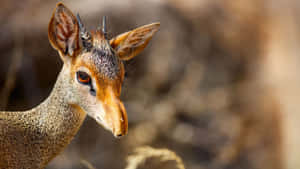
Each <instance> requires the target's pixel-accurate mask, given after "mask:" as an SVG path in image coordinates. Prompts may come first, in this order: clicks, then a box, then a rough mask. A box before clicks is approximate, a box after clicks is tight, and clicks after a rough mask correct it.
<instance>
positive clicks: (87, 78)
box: [76, 71, 91, 85]
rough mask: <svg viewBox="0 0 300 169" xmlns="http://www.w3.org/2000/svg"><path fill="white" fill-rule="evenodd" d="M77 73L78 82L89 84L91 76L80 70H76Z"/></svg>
mask: <svg viewBox="0 0 300 169" xmlns="http://www.w3.org/2000/svg"><path fill="white" fill-rule="evenodd" d="M76 75H77V80H78V82H79V83H81V84H84V85H89V84H91V77H90V76H89V75H88V74H87V73H85V72H82V71H78V72H76Z"/></svg>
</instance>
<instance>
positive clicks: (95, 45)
mask: <svg viewBox="0 0 300 169" xmlns="http://www.w3.org/2000/svg"><path fill="white" fill-rule="evenodd" d="M158 28H159V23H154V24H149V25H146V26H142V27H139V28H137V29H135V30H133V31H129V32H126V33H123V34H121V35H119V36H116V37H115V38H113V39H111V40H108V39H107V36H106V28H105V21H104V22H103V24H102V29H98V30H95V31H91V32H89V31H87V30H86V29H85V27H84V26H83V24H82V21H81V20H80V18H79V15H77V17H75V16H74V15H73V14H72V12H71V11H70V10H69V9H68V8H66V7H65V6H64V5H63V4H62V3H58V4H57V6H56V9H55V10H54V12H53V15H52V18H51V21H50V23H49V30H48V36H49V40H50V43H51V45H52V46H53V48H54V49H56V50H57V51H58V53H59V55H60V56H61V58H62V60H63V62H64V67H63V70H62V71H64V72H63V73H64V75H65V76H66V77H65V79H66V80H65V82H64V83H66V84H65V86H66V88H67V89H66V90H68V92H67V94H66V96H64V97H66V99H67V101H68V102H69V104H72V105H75V106H77V107H79V108H80V109H81V110H83V111H84V112H86V113H87V114H88V115H89V116H91V117H92V118H94V119H95V120H96V121H97V122H98V123H99V124H101V125H102V126H104V127H105V128H106V129H108V130H110V131H112V132H113V134H114V135H115V136H123V135H125V134H126V133H127V128H128V122H127V114H126V110H125V108H124V105H123V103H122V102H121V101H120V94H121V87H122V83H123V79H124V65H123V61H125V60H129V59H132V58H133V57H134V56H136V55H137V54H139V53H140V52H141V51H142V50H143V49H144V48H145V47H146V45H147V44H148V42H149V40H150V39H151V38H152V36H153V35H154V33H155V32H157V31H158Z"/></svg>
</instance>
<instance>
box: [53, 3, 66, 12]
mask: <svg viewBox="0 0 300 169" xmlns="http://www.w3.org/2000/svg"><path fill="white" fill-rule="evenodd" d="M64 9H68V8H67V7H66V5H65V4H64V3H63V2H58V3H57V4H56V11H63V10H64Z"/></svg>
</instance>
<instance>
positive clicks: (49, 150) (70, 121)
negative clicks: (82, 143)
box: [0, 68, 86, 168]
mask: <svg viewBox="0 0 300 169" xmlns="http://www.w3.org/2000/svg"><path fill="white" fill-rule="evenodd" d="M68 77H69V76H68V72H66V69H65V68H63V70H62V71H61V72H60V74H59V76H58V78H57V82H56V84H55V86H54V88H53V90H52V92H51V94H50V96H49V97H48V98H47V99H46V100H45V101H44V102H43V103H41V104H40V105H39V106H37V107H36V108H33V109H31V110H29V111H24V112H0V150H1V151H0V168H1V167H3V165H4V166H5V167H4V168H20V167H21V166H22V167H24V168H42V167H43V166H45V165H46V164H47V163H48V162H49V161H50V160H51V159H52V158H54V157H55V156H56V155H57V154H59V153H60V152H61V151H62V150H63V148H64V147H66V146H67V145H68V144H69V143H70V141H71V140H72V138H73V137H74V135H75V134H76V133H77V131H78V129H79V128H80V126H81V124H82V122H83V120H84V118H85V116H86V114H85V113H84V112H83V111H82V110H81V109H80V108H79V107H78V106H76V105H73V104H72V103H70V100H69V99H70V98H69V94H68V91H67V90H68V88H67V87H68V81H69V80H70V78H68ZM69 92H70V91H69ZM6 142H7V144H6ZM1 153H2V154H1ZM24 157H26V158H27V159H26V160H28V161H34V162H32V163H26V160H25V161H24V159H22V158H24Z"/></svg>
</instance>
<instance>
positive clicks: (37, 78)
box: [0, 0, 300, 169]
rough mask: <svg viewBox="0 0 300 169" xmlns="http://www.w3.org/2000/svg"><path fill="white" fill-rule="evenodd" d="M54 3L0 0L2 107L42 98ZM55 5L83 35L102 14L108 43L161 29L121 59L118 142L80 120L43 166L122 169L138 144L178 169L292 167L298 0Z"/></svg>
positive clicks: (298, 86) (299, 162)
mask: <svg viewBox="0 0 300 169" xmlns="http://www.w3.org/2000/svg"><path fill="white" fill-rule="evenodd" d="M57 2H58V1H55V0H43V1H41V0H1V3H0V28H1V31H0V53H1V54H0V55H1V62H0V105H1V110H25V109H29V108H32V107H33V106H36V105H37V104H39V103H40V102H41V101H43V100H44V99H45V98H46V97H47V96H48V95H49V93H50V92H51V89H52V87H53V85H54V83H55V80H56V76H57V75H58V73H59V71H60V68H61V66H62V61H61V60H60V58H59V56H58V54H57V52H56V51H55V50H53V49H52V48H51V46H50V44H49V42H48V37H47V26H48V21H49V20H50V16H51V14H52V11H53V9H54V8H55V4H56V3H57ZM63 2H64V3H65V4H66V6H68V7H69V8H70V9H71V10H72V11H73V12H74V13H77V12H79V13H80V15H81V18H82V20H83V22H84V23H85V25H86V26H87V27H88V28H90V29H95V28H96V27H97V26H98V25H99V24H100V23H101V18H102V16H103V15H106V16H107V17H108V28H109V33H110V35H109V36H110V37H113V36H115V35H117V34H119V33H122V32H125V31H128V30H130V29H133V28H135V27H138V26H141V25H144V24H149V23H152V22H156V21H159V22H161V29H160V31H159V32H158V33H157V35H156V36H155V37H154V38H153V39H152V41H151V42H150V45H149V46H148V47H147V48H146V50H145V51H144V52H143V53H142V54H140V55H139V56H137V57H136V58H135V59H134V60H132V61H129V62H126V71H127V72H126V76H127V78H126V80H125V83H124V86H123V91H122V100H123V101H124V103H125V107H126V109H127V112H128V116H129V133H128V135H127V136H126V137H123V138H122V139H115V138H114V137H113V136H112V134H111V133H109V132H108V131H105V130H104V129H103V128H102V127H101V126H98V125H97V124H96V122H95V121H94V120H92V119H91V118H89V117H88V118H87V119H86V120H85V122H84V124H83V126H82V128H81V129H80V131H79V133H78V134H77V136H76V138H75V139H74V140H73V141H72V143H71V145H69V146H68V147H67V149H66V150H65V151H64V152H63V153H62V154H61V155H60V156H58V157H57V158H56V159H55V160H54V161H53V162H51V164H50V165H49V166H48V167H47V168H48V169H58V168H59V169H71V168H72V169H75V168H78V169H80V168H86V167H84V166H83V165H82V164H81V163H80V159H85V160H87V161H89V162H91V163H92V164H93V165H94V166H95V168H97V169H106V168H109V169H121V168H125V166H126V157H127V156H128V155H130V154H131V153H132V152H133V151H134V149H135V148H136V147H138V146H142V145H149V146H153V147H156V148H169V149H171V150H173V151H175V152H176V153H177V154H178V155H179V156H181V157H182V159H183V161H184V163H185V165H186V168H187V169H283V168H287V169H298V168H299V167H300V153H299V146H298V144H299V143H300V137H299V134H300V133H299V131H298V130H299V128H300V124H298V123H299V122H298V120H300V115H299V108H298V100H300V95H299V94H300V93H299V91H300V78H299V75H298V72H299V70H298V69H299V65H300V57H299V44H300V43H299V42H300V31H299V30H300V26H299V23H300V20H299V17H298V16H299V14H300V13H299V11H300V10H299V9H300V8H299V7H300V1H297V0H286V1H285V0H264V1H262V0H239V1H235V0H223V1H219V0H114V1H108V0H85V1H83V0H81V1H80V0H66V1H63ZM12 65H13V66H12ZM1 89H2V90H1ZM147 164H148V163H147ZM141 168H142V167H141ZM147 168H152V169H154V168H161V169H162V168H166V169H168V168H170V169H171V168H174V166H172V165H171V166H169V165H167V166H164V165H161V166H160V165H156V166H154V165H153V166H152V165H151V163H150V162H149V164H148V165H147Z"/></svg>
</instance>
